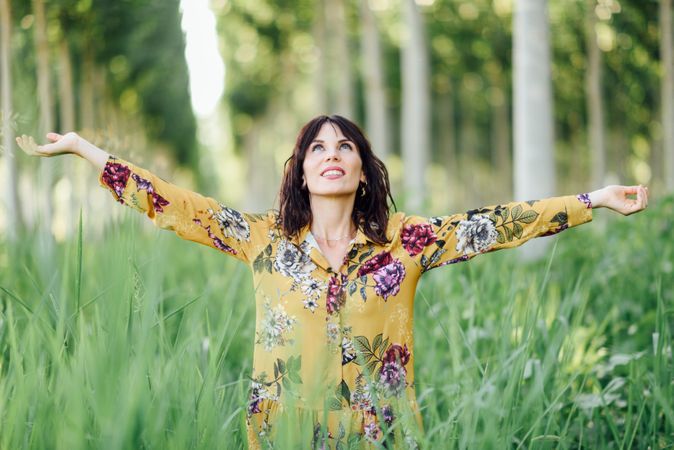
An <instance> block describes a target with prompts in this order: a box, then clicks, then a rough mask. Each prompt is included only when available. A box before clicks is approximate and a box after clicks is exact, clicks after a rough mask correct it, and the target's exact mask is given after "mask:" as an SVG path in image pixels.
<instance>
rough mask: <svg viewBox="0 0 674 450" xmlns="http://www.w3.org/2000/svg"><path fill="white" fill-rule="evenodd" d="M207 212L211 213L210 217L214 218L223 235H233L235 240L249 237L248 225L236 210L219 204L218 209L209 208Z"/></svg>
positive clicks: (243, 239) (244, 239)
mask: <svg viewBox="0 0 674 450" xmlns="http://www.w3.org/2000/svg"><path fill="white" fill-rule="evenodd" d="M208 212H209V213H210V214H211V219H214V220H215V221H216V222H217V224H218V225H219V226H220V230H221V231H222V234H223V235H224V236H225V237H233V238H234V239H236V240H237V241H247V240H249V239H250V226H249V225H248V222H246V221H245V220H244V219H243V216H241V213H239V212H238V211H235V210H233V209H232V208H228V207H226V206H223V205H220V210H219V211H213V210H212V209H209V210H208Z"/></svg>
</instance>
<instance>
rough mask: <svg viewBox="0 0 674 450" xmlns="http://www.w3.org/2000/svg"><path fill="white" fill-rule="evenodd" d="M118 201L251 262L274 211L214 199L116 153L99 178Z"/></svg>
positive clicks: (160, 224) (183, 234) (188, 236)
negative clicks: (259, 211) (247, 209)
mask: <svg viewBox="0 0 674 450" xmlns="http://www.w3.org/2000/svg"><path fill="white" fill-rule="evenodd" d="M99 182H100V184H101V186H103V187H105V188H107V189H109V190H110V191H111V192H112V195H113V196H114V198H115V200H117V201H118V202H120V203H122V204H125V205H128V206H130V207H132V208H134V209H135V210H137V211H139V212H142V213H144V214H146V215H147V216H148V217H149V218H150V219H151V220H152V221H153V222H154V224H155V225H157V226H158V227H159V228H162V229H166V230H171V231H174V232H175V233H176V234H177V235H178V236H180V237H181V238H183V239H187V240H190V241H194V242H198V243H200V244H204V245H208V246H210V247H213V248H216V249H218V250H220V251H222V252H224V253H226V254H228V255H232V256H234V257H236V258H237V259H239V260H241V261H244V262H246V263H249V261H250V259H251V255H252V254H253V251H254V249H253V247H254V244H255V242H258V243H259V242H261V241H263V240H264V239H265V237H266V236H267V233H268V231H269V217H268V215H267V216H265V215H255V214H242V213H240V212H238V211H236V210H234V209H232V208H228V207H226V206H224V205H222V204H220V203H219V202H217V201H216V200H214V199H212V198H210V197H204V196H202V195H201V194H198V193H196V192H192V191H190V190H188V189H183V188H180V187H178V186H175V185H173V184H171V183H168V182H166V181H164V180H162V179H161V178H159V177H158V176H156V175H154V174H152V173H151V172H149V171H147V170H145V169H142V168H140V167H137V166H135V165H133V164H132V163H129V162H128V161H124V160H122V159H118V158H116V157H114V156H111V157H110V158H109V159H108V161H107V163H106V165H105V167H104V169H103V171H102V172H101V174H100V176H99Z"/></svg>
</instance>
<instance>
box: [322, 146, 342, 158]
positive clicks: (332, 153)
mask: <svg viewBox="0 0 674 450" xmlns="http://www.w3.org/2000/svg"><path fill="white" fill-rule="evenodd" d="M331 159H333V160H335V161H339V159H340V156H339V151H338V150H337V149H336V148H334V147H330V148H328V150H326V152H325V160H326V161H329V160H331Z"/></svg>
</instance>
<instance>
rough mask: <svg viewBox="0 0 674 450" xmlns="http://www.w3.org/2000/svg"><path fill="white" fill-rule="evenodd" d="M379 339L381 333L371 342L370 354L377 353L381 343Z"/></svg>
mask: <svg viewBox="0 0 674 450" xmlns="http://www.w3.org/2000/svg"><path fill="white" fill-rule="evenodd" d="M381 338H382V333H379V334H378V335H376V336H375V337H374V339H373V340H372V353H377V350H378V349H379V346H380V345H381V341H382V339H381Z"/></svg>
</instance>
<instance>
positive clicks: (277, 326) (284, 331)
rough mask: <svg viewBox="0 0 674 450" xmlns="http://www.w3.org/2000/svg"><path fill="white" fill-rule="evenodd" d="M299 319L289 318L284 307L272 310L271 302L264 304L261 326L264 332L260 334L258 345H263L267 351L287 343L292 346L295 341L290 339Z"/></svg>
mask: <svg viewBox="0 0 674 450" xmlns="http://www.w3.org/2000/svg"><path fill="white" fill-rule="evenodd" d="M296 322H297V319H296V318H295V317H294V316H289V315H288V314H287V313H286V312H285V309H284V308H283V305H277V306H276V307H275V308H272V307H271V305H270V304H269V300H267V301H265V302H264V318H263V319H262V322H261V324H260V329H261V330H262V331H260V332H258V338H257V341H255V343H256V344H262V346H263V347H264V349H265V350H267V351H271V349H273V348H274V347H276V346H283V345H285V344H286V343H288V344H292V343H293V339H291V338H288V336H287V335H288V334H289V333H290V332H292V330H293V328H294V326H295V323H296Z"/></svg>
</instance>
